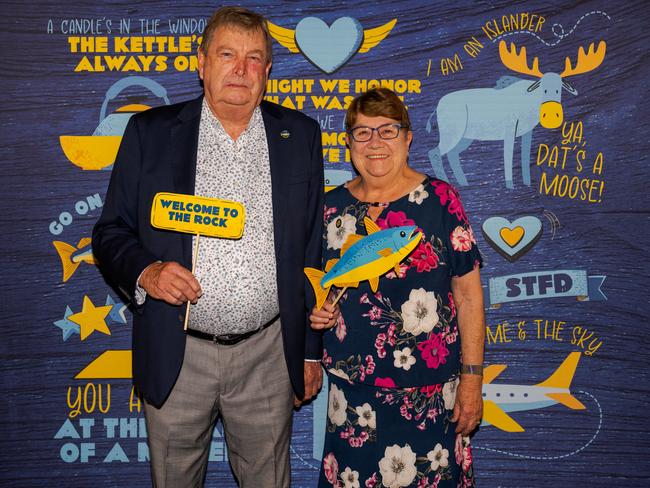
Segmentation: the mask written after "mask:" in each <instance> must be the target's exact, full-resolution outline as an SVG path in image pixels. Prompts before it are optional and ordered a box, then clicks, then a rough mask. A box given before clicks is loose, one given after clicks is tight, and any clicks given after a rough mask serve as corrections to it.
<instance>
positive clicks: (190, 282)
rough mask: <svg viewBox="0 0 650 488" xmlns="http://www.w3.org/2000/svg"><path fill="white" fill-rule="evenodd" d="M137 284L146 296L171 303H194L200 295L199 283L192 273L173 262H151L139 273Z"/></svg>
mask: <svg viewBox="0 0 650 488" xmlns="http://www.w3.org/2000/svg"><path fill="white" fill-rule="evenodd" d="M139 285H140V286H141V287H142V288H144V291H146V292H147V295H148V296H151V297H152V298H156V299H158V300H164V301H166V302H167V303H170V304H172V305H182V304H183V303H185V302H187V301H189V302H191V303H192V304H195V303H196V302H197V300H198V299H199V298H200V297H201V295H202V291H201V285H199V282H198V281H197V280H196V278H195V277H194V275H193V274H192V273H191V272H190V271H189V270H188V269H186V268H184V267H183V266H181V265H180V264H178V263H175V262H173V261H172V262H166V263H153V264H150V265H149V266H147V268H146V269H145V270H144V271H143V272H142V275H140V280H139Z"/></svg>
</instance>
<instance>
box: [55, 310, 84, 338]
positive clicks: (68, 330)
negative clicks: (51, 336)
mask: <svg viewBox="0 0 650 488" xmlns="http://www.w3.org/2000/svg"><path fill="white" fill-rule="evenodd" d="M71 315H72V310H71V309H70V307H69V306H67V307H65V313H64V314H63V318H62V319H61V320H57V321H56V322H53V323H54V325H56V326H57V327H58V328H59V329H61V331H62V332H63V340H64V341H67V340H68V339H70V336H71V335H72V334H79V326H78V325H77V324H75V323H74V322H71V321H70V320H69V318H70V316H71Z"/></svg>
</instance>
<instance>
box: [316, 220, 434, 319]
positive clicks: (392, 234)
mask: <svg viewBox="0 0 650 488" xmlns="http://www.w3.org/2000/svg"><path fill="white" fill-rule="evenodd" d="M364 223H365V226H366V231H367V232H368V235H367V236H362V235H359V234H352V235H350V236H349V237H348V238H347V240H346V241H345V243H344V244H343V246H342V247H341V257H340V258H339V259H330V260H329V261H328V262H327V263H326V265H325V272H323V271H321V270H319V269H315V268H305V275H306V276H307V279H309V282H310V283H311V286H312V288H313V289H314V294H315V295H316V307H317V308H319V309H320V308H322V307H323V304H324V303H325V299H326V298H327V295H328V293H329V290H330V288H331V287H332V286H336V287H338V288H342V289H343V290H345V289H346V288H350V287H351V288H356V287H358V286H359V283H360V282H361V281H365V280H368V281H369V282H370V288H371V289H372V291H373V292H376V291H377V287H378V286H379V277H380V276H382V275H383V274H385V273H387V272H388V271H389V270H390V269H394V270H395V272H396V273H399V263H401V262H402V261H403V260H404V259H405V258H406V257H407V256H408V255H409V254H410V253H411V252H412V251H413V249H415V247H416V246H417V245H418V244H419V242H420V239H422V233H421V232H417V233H416V230H417V227H416V226H404V227H393V228H391V229H384V230H381V229H380V228H379V227H378V226H377V224H375V223H374V222H373V221H372V220H370V219H369V218H367V217H366V218H365V219H364ZM342 293H343V291H341V293H340V294H339V298H340V296H341V295H342ZM336 301H338V298H337V300H336ZM336 301H335V302H334V303H336Z"/></svg>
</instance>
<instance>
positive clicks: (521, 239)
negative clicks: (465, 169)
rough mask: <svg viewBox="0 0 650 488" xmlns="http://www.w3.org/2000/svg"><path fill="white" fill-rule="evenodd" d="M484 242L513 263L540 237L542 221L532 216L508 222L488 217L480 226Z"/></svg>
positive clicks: (500, 218) (501, 218)
mask: <svg viewBox="0 0 650 488" xmlns="http://www.w3.org/2000/svg"><path fill="white" fill-rule="evenodd" d="M481 230H482V231H483V236H484V237H485V240H486V241H487V242H488V244H490V246H492V247H493V248H494V250H495V251H497V252H498V253H499V254H501V255H502V256H503V257H504V258H506V259H507V260H508V261H510V262H513V261H516V260H517V259H519V258H520V257H521V256H523V255H524V254H526V253H527V252H528V251H529V250H530V249H531V248H532V247H533V246H534V245H535V243H536V242H537V241H538V240H539V238H540V237H541V236H542V221H541V220H539V219H538V218H537V217H533V216H532V215H526V216H524V217H519V218H518V219H517V220H515V221H514V222H510V221H509V220H508V219H504V218H503V217H490V218H489V219H487V220H486V221H485V222H483V225H482V226H481Z"/></svg>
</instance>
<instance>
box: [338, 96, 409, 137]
mask: <svg viewBox="0 0 650 488" xmlns="http://www.w3.org/2000/svg"><path fill="white" fill-rule="evenodd" d="M360 113H361V114H363V115H365V116H366V117H388V118H389V119H393V120H397V121H398V122H399V123H400V124H401V125H402V126H403V127H406V128H408V129H410V128H411V120H410V119H409V114H408V111H407V110H406V105H404V102H402V101H401V100H400V99H399V97H398V96H397V95H396V94H395V92H394V91H393V90H389V89H388V88H373V89H372V90H368V91H367V92H365V93H362V94H361V95H359V96H358V97H356V98H355V99H354V100H352V102H351V103H350V105H349V107H348V111H347V113H346V114H345V130H346V131H349V130H350V129H352V128H353V127H354V124H355V123H356V121H357V116H358V115H359V114H360Z"/></svg>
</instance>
